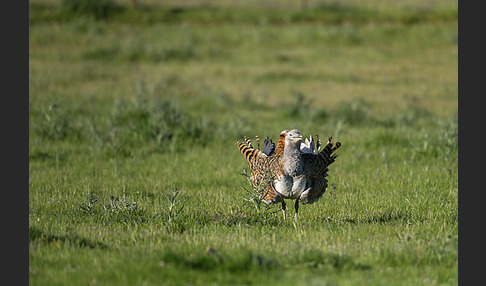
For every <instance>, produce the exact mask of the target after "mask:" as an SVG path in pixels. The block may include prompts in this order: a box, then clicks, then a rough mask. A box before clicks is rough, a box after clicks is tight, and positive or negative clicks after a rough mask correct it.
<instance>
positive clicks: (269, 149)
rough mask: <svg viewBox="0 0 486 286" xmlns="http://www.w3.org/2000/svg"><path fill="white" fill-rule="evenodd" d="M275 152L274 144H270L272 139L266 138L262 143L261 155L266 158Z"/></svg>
mask: <svg viewBox="0 0 486 286" xmlns="http://www.w3.org/2000/svg"><path fill="white" fill-rule="evenodd" d="M274 152H275V143H273V142H272V139H269V138H268V136H267V138H265V140H264V141H263V153H265V154H266V155H267V156H270V155H272V154H273V153H274Z"/></svg>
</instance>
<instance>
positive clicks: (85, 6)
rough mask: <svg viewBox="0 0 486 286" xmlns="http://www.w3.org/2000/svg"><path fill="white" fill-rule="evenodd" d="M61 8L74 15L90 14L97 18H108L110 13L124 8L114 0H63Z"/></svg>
mask: <svg viewBox="0 0 486 286" xmlns="http://www.w3.org/2000/svg"><path fill="white" fill-rule="evenodd" d="M61 8H62V10H63V11H65V12H67V13H71V14H74V15H88V16H92V17H94V18H95V19H98V20H100V19H107V18H108V17H109V16H110V15H112V14H114V13H118V12H121V11H123V10H124V7H123V6H120V5H118V4H117V3H115V2H114V1H113V0H63V1H62V2H61Z"/></svg>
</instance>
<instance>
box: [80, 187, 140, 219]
mask: <svg viewBox="0 0 486 286" xmlns="http://www.w3.org/2000/svg"><path fill="white" fill-rule="evenodd" d="M78 207H79V210H80V211H81V212H80V213H79V216H80V217H82V218H88V219H89V220H93V221H96V222H99V223H102V224H105V225H110V224H116V223H124V224H137V223H140V222H144V221H146V217H145V210H144V209H143V208H142V207H141V206H140V204H139V203H138V202H136V201H132V200H130V199H129V198H128V196H127V195H126V194H121V195H110V196H109V197H108V198H103V197H100V195H98V194H97V193H92V192H88V193H87V194H86V198H85V200H83V201H78Z"/></svg>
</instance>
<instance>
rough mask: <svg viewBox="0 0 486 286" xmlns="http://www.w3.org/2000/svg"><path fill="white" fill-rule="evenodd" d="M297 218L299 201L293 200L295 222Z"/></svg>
mask: <svg viewBox="0 0 486 286" xmlns="http://www.w3.org/2000/svg"><path fill="white" fill-rule="evenodd" d="M298 218H299V199H298V198H297V199H296V200H295V220H296V221H297V219H298Z"/></svg>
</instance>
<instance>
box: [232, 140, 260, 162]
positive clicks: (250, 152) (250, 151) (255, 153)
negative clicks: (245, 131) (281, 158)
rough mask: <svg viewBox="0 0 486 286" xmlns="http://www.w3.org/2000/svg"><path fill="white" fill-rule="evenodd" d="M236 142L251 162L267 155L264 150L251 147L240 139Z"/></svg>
mask: <svg viewBox="0 0 486 286" xmlns="http://www.w3.org/2000/svg"><path fill="white" fill-rule="evenodd" d="M236 144H237V146H238V149H239V150H240V153H241V154H243V155H244V156H245V158H246V160H247V161H248V162H249V163H252V162H253V161H254V160H255V158H258V157H266V156H267V155H265V153H263V152H262V151H260V150H258V149H254V148H252V147H249V146H248V145H247V144H245V143H243V142H241V141H238V142H237V143H236ZM250 144H251V141H250Z"/></svg>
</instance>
